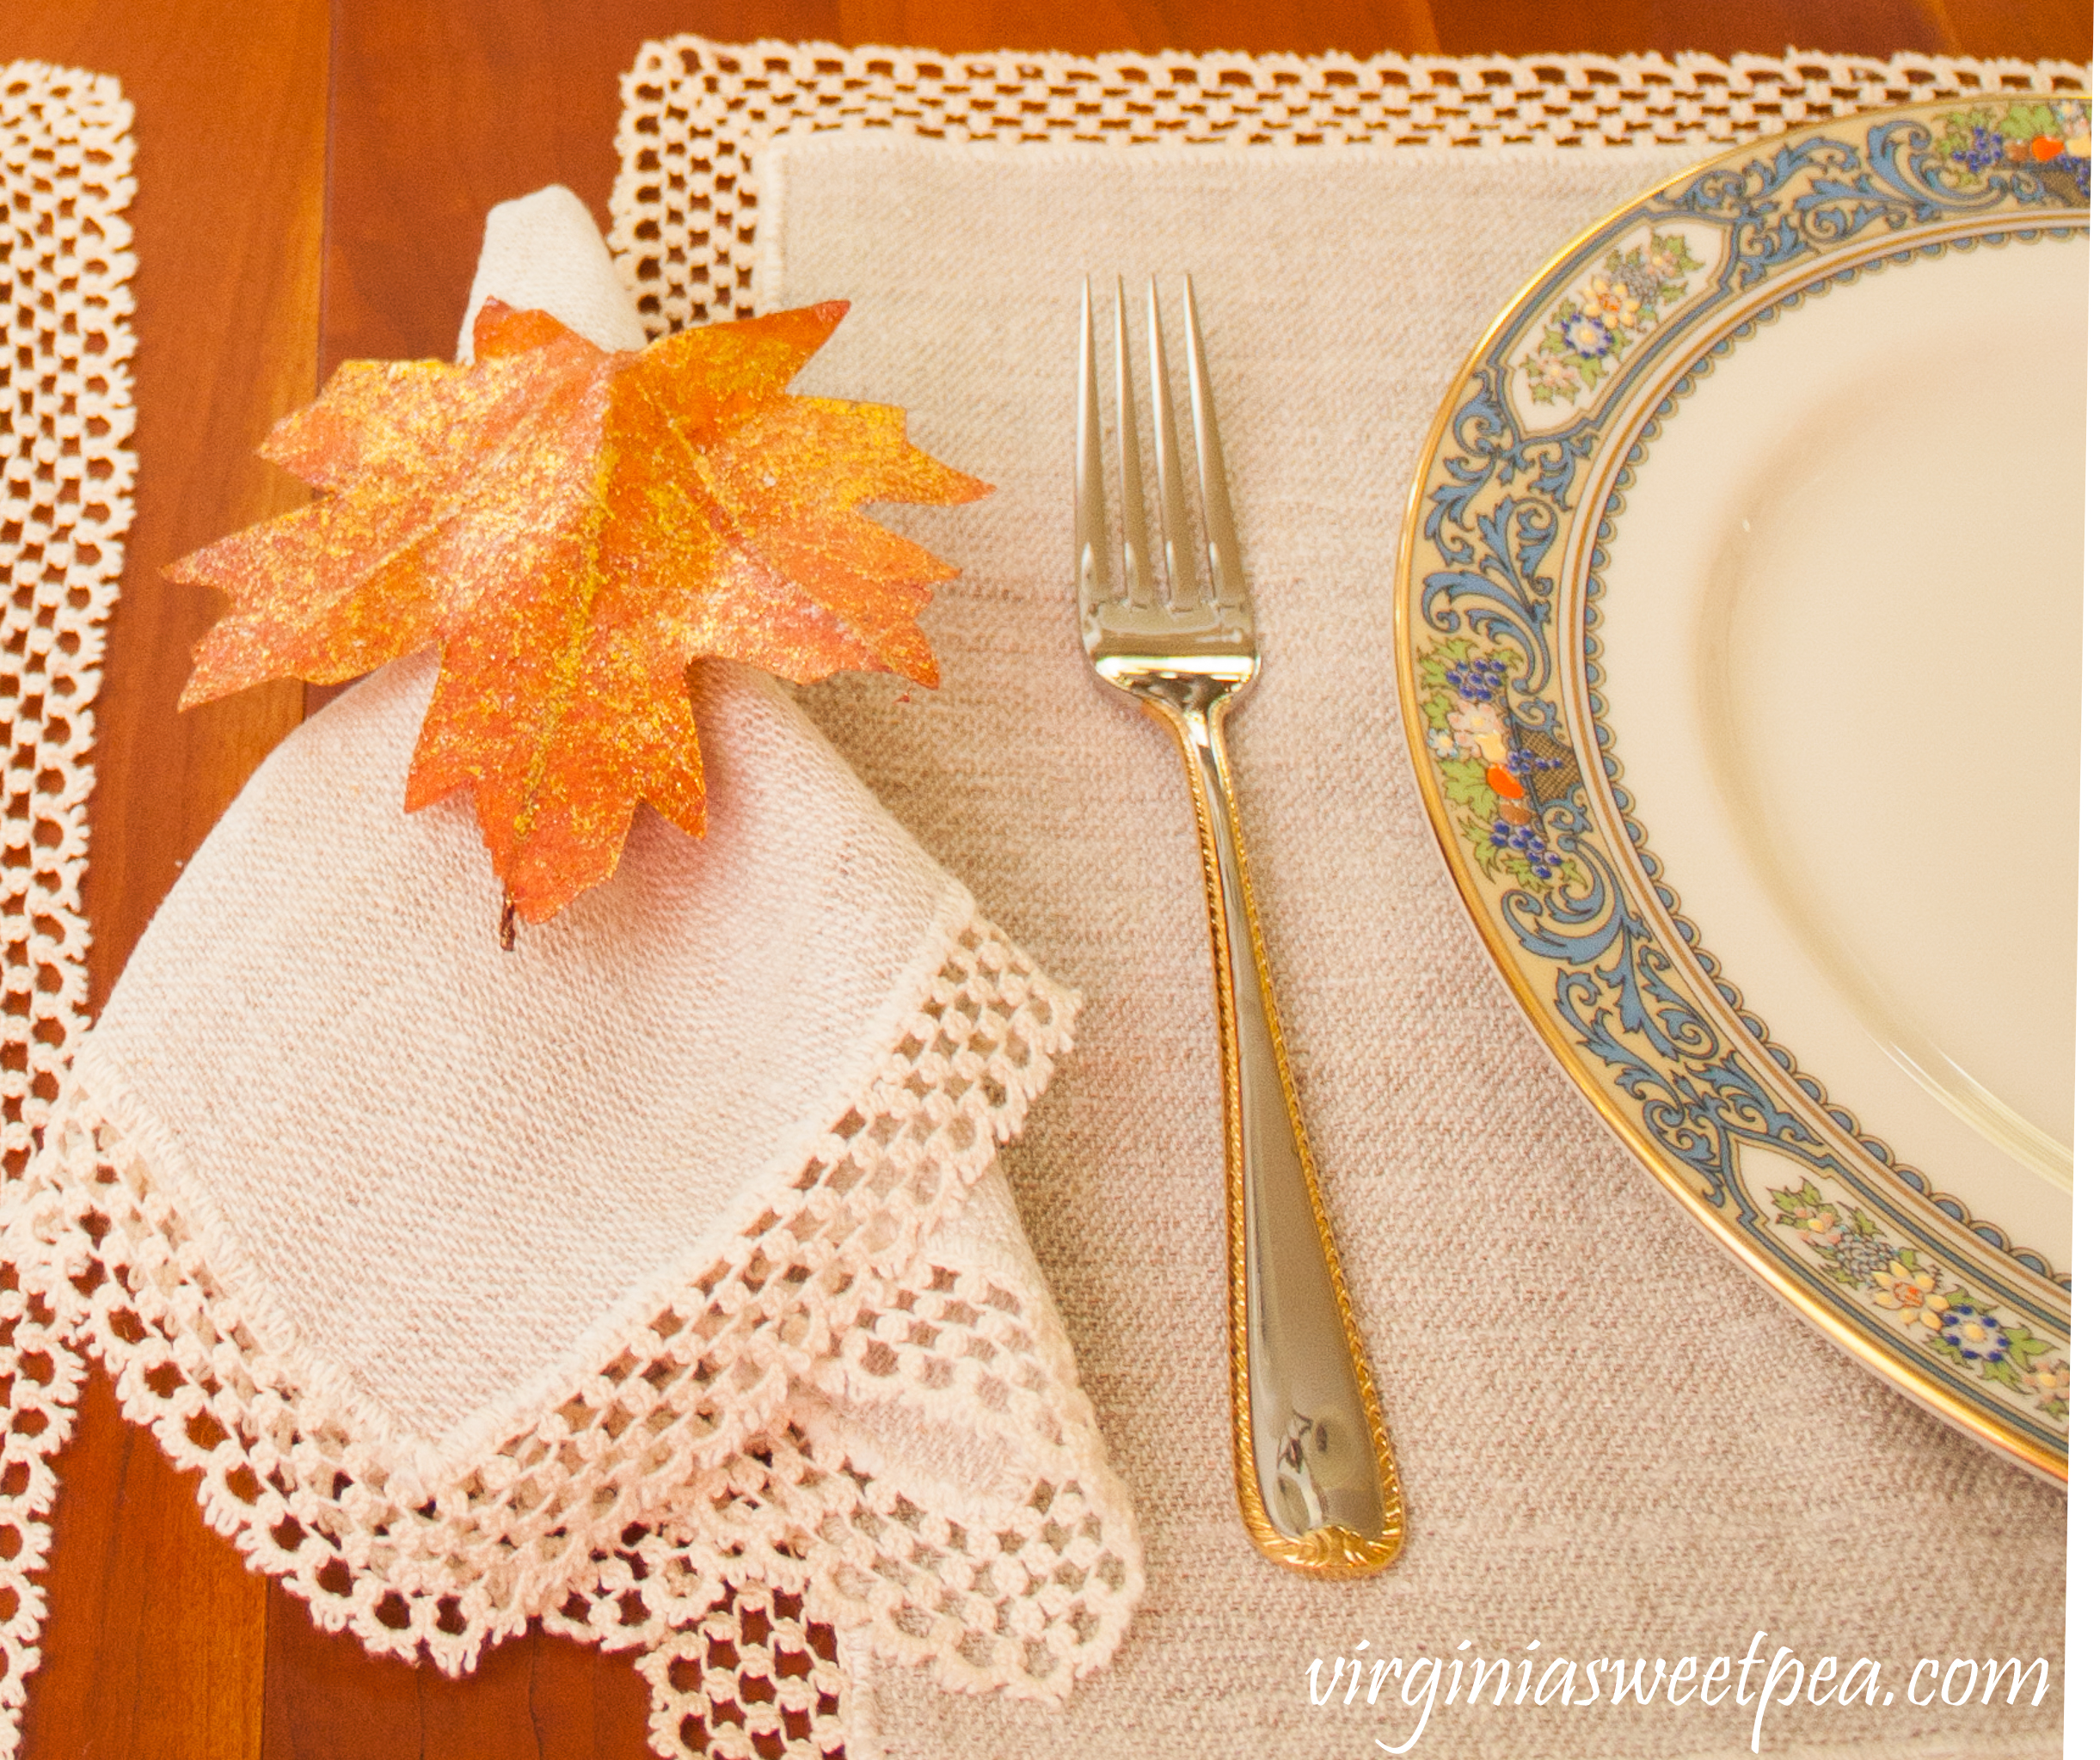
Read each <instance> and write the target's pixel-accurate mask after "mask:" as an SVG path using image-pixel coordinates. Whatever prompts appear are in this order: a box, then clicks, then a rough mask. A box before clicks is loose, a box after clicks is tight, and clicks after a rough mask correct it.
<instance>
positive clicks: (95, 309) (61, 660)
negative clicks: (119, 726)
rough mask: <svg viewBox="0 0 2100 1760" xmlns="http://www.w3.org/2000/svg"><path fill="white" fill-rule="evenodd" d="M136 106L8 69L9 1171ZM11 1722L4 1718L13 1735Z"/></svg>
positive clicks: (0, 653)
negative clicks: (133, 115) (133, 108)
mask: <svg viewBox="0 0 2100 1760" xmlns="http://www.w3.org/2000/svg"><path fill="white" fill-rule="evenodd" d="M131 123H132V107H131V105H130V104H129V103H128V102H126V101H125V98H124V95H123V93H122V91H121V90H120V88H119V87H118V84H117V82H116V81H115V80H114V78H111V77H109V76H107V75H106V74H94V73H83V72H79V71H76V70H72V69H68V68H58V67H50V66H46V65H45V64H42V63H41V62H35V61H17V62H15V63H13V64H10V65H9V66H6V67H3V68H0V205H3V207H4V212H0V307H4V311H5V317H6V322H7V350H6V353H5V355H4V356H3V357H0V573H3V574H4V577H5V580H6V583H7V587H6V591H7V599H6V603H5V605H4V607H3V608H0V630H3V633H0V713H3V714H5V716H6V725H7V757H6V763H7V776H6V782H5V789H6V800H5V813H4V819H3V821H0V823H3V825H4V830H3V831H0V840H3V841H0V984H3V985H4V990H5V999H4V1003H0V1102H3V1104H4V1122H0V1160H3V1161H4V1166H5V1174H4V1177H5V1178H7V1179H9V1180H12V1179H14V1178H15V1177H16V1176H18V1175H19V1174H21V1171H22V1169H23V1168H24V1167H25V1166H26V1165H27V1164H28V1158H29V1151H30V1148H31V1144H32V1143H33V1140H34V1137H35V1135H36V1132H37V1131H38V1129H39V1127H40V1125H42V1124H43V1122H44V1119H45V1117H46V1113H47V1112H48V1110H49V1108H50V1105H51V1102H52V1100H53V1099H55V1098H56V1097H57V1095H58V1078H59V1075H60V1072H61V1071H62V1070H64V1066H65V1063H66V1060H67V1058H69V1057H71V1053H72V1048H73V1044H74V1041H75V1040H76V1039H77V1038H78V1036H79V1034H80V1033H81V1032H82V1030H83V1028H84V1027H86V1025H87V1002H88V971H87V953H88V926H87V923H86V922H85V921H84V920H83V917H82V915H81V905H80V887H81V879H82V875H83V872H84V871H85V869H86V866H87V856H88V794H89V788H91V786H92V784H93V782H94V776H93V772H92V770H91V769H90V767H89V750H90V748H91V746H92V745H93V743H94V738H95V718H94V711H93V704H94V701H95V688H96V686H97V684H99V683H100V680H101V657H102V622H103V620H104V619H105V618H106V617H107V615H108V612H109V609H110V607H111V605H112V604H114V603H115V600H116V595H117V578H118V576H119V575H120V573H121V572H122V570H123V566H124V543H123V540H124V534H125V531H126V529H127V528H128V527H129V526H130V524H131V518H132V475H133V471H134V468H135V467H134V462H133V459H132V453H131V451H130V449H129V446H128V445H127V442H128V440H129V438H130V436H131V432H132V379H131V369H130V366H129V364H128V363H129V362H130V359H131V355H132V332H131V325H130V322H129V321H130V316H131V310H132V296H131V290H130V289H129V287H128V286H127V285H126V282H127V281H128V279H129V278H130V276H131V273H132V268H133V262H132V256H131V253H130V251H129V248H128V247H129V245H130V243H131V228H130V226H129V225H127V224H126V222H125V220H124V219H123V218H122V216H123V211H124V209H125V208H126V206H127V205H129V203H130V201H131V199H132V175H131V171H132V139H131ZM9 1288H10V1290H11V1288H12V1277H11V1274H10V1275H9ZM8 1318H9V1323H10V1327H11V1322H12V1315H9V1316H8ZM27 1410H28V1405H27V1403H26V1402H25V1403H24V1405H23V1412H24V1413H26V1412H27ZM17 1415H18V1417H21V1421H22V1422H24V1423H27V1422H29V1421H31V1420H28V1418H27V1417H26V1416H23V1415H22V1414H17ZM0 1450H3V1452H0V1464H3V1465H4V1469H5V1471H4V1476H5V1478H6V1480H7V1481H8V1482H7V1489H8V1490H9V1492H10V1493H13V1492H15V1491H17V1490H18V1489H23V1488H25V1487H17V1486H16V1485H15V1482H14V1475H15V1474H16V1473H17V1472H18V1471H19V1472H21V1473H22V1474H23V1475H25V1476H26V1479H27V1481H28V1483H27V1486H26V1491H27V1495H28V1500H29V1505H30V1506H32V1507H34V1508H36V1509H38V1510H39V1511H42V1510H47V1509H48V1508H49V1506H50V1498H51V1493H52V1481H51V1475H50V1471H49V1469H48V1468H47V1466H46V1464H45V1462H44V1460H43V1458H42V1456H41V1455H40V1454H39V1453H37V1452H36V1451H35V1450H34V1448H32V1447H30V1446H29V1445H28V1443H27V1441H26V1439H25V1438H24V1437H22V1436H20V1435H17V1434H15V1433H13V1432H10V1433H9V1435H8V1436H7V1438H5V1441H4V1444H0ZM48 1539H49V1535H48V1530H46V1529H45V1528H44V1527H43V1526H42V1524H28V1525H27V1526H26V1527H16V1526H15V1525H14V1524H11V1523H9V1524H0V1652H4V1658H5V1670H6V1672H5V1677H4V1678H0V1709H4V1710H15V1709H18V1708H19V1707H20V1705H21V1694H22V1677H23V1676H24V1674H25V1673H26V1672H27V1671H28V1669H29V1668H30V1667H32V1666H34V1660H35V1655H34V1634H35V1631H36V1628H37V1625H38V1623H39V1622H40V1618H41V1616H42V1604H43V1591H41V1590H40V1589H39V1588H38V1587H37V1586H36V1585H34V1583H33V1582H31V1580H30V1577H31V1573H33V1572H35V1571H37V1570H39V1569H40V1568H41V1567H42V1565H43V1561H44V1554H45V1549H46V1546H47V1544H48ZM12 1729H13V1720H12V1719H11V1718H8V1717H0V1748H4V1747H7V1746H9V1745H10V1744H11V1740H12Z"/></svg>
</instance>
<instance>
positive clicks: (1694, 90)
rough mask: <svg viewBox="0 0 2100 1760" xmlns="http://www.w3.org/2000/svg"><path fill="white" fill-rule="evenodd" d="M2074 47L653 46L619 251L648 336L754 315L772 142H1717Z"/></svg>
mask: <svg viewBox="0 0 2100 1760" xmlns="http://www.w3.org/2000/svg"><path fill="white" fill-rule="evenodd" d="M2086 81H2087V74H2086V71H2085V69H2084V68H2082V67H2080V66H2078V65H2077V64H2074V63H2072V62H2068V61H2042V62H2026V61H1978V60H1973V59H1967V58H1952V57H1948V56H1940V55H1894V56H1891V57H1890V58H1888V60H1885V61H1883V60H1880V59H1877V58H1875V57H1872V56H1868V55H1819V54H1808V53H1803V52H1798V51H1789V52H1787V53H1786V54H1784V55H1737V56H1735V58H1732V59H1730V60H1727V61H1723V60H1721V59H1719V58H1716V57H1715V56H1711V55H1699V54H1690V53H1687V54H1684V55H1679V56H1678V57H1676V58H1674V59H1671V58H1666V57H1664V56H1661V55H1629V56H1619V57H1614V56H1609V55H1585V54H1563V55H1529V56H1523V57H1517V58H1512V57H1507V56H1501V55H1492V56H1488V55H1482V56H1466V57H1455V56H1444V55H1379V56H1373V57H1372V58H1370V59H1368V60H1364V61H1359V60H1356V59H1354V58H1352V57H1349V56H1347V55H1320V56H1297V55H1243V54H1213V55H1176V54H1165V55H1137V54H1132V55H1110V56H1097V57H1088V56H1079V55H1060V54H1057V53H1055V52H1049V53H1021V52H1014V51H1010V50H1008V51H1002V52H999V53H997V54H961V55H949V54H943V53H940V52H935V51H932V50H926V49H900V48H857V49H846V48H841V47H839V46H838V45H836V44H832V43H801V44H793V43H781V42H762V43H737V44H730V43H716V42H710V41H709V40H707V39H706V38H703V37H697V36H679V37H672V38H671V39H669V40H666V41H664V42H659V43H645V44H643V45H642V52H641V53H640V55H639V56H638V57H637V58H636V62H635V64H634V66H633V68H632V69H631V70H629V71H628V72H627V73H626V74H625V75H624V76H623V77H622V79H621V83H620V89H621V95H622V109H621V115H620V128H619V135H618V139H617V145H618V150H619V156H620V172H619V177H618V180H617V182H616V183H615V184H614V187H613V193H612V235H611V246H612V250H613V254H614V257H615V259H616V261H617V262H618V264H619V266H620V269H621V273H623V274H624V275H625V276H626V277H627V279H628V282H629V285H630V286H631V287H632V288H633V289H634V291H635V294H636V304H638V305H639V306H640V308H641V311H642V322H643V324H644V326H645V327H646V328H647V329H648V334H650V335H651V336H653V337H654V336H660V335H662V334H665V333H666V331H669V330H677V329H683V328H685V326H686V325H688V324H693V323H706V322H711V321H713V320H715V319H716V318H727V317H748V316H751V315H752V311H753V310H755V305H754V297H755V291H756V286H757V282H756V279H755V277H756V271H757V267H758V247H757V236H758V229H757V225H756V223H755V211H756V209H757V208H758V199H759V198H758V174H757V171H756V169H754V167H755V163H756V161H757V158H758V150H759V149H760V148H761V147H763V146H764V144H765V143H766V142H767V141H768V140H769V139H771V138H772V137H773V136H775V135H777V134H783V133H789V132H817V131H822V130H830V129H839V128H880V129H889V130H893V131H896V132H900V133H903V134H909V135H913V136H918V137H919V138H925V139H931V140H949V141H1006V142H1015V141H1037V140H1041V141H1050V140H1064V141H1089V142H1095V143H1098V144H1102V145H1106V146H1121V145H1131V146H1142V145H1147V144H1154V145H1156V144H1188V145H1199V146H1200V145H1202V144H1207V143H1214V142H1228V141H1229V142H1237V143H1239V144H1244V145H1262V144H1288V145H1299V146H1311V145H1321V144H1329V145H1344V144H1348V145H1380V144H1383V145H1388V146H1450V147H1465V146H1485V145H1504V146H1509V145H1518V144H1532V145H1538V146H1563V147H1572V146H1599V147H1612V146H1651V145H1655V144H1659V143H1661V142H1665V141H1702V140H1704V141H1711V142H1713V143H1715V144H1716V145H1718V144H1722V143H1725V142H1728V141H1733V140H1747V139H1748V138H1752V137H1753V136H1755V135H1759V134H1771V133H1776V132H1778V131H1779V130H1781V129H1784V128H1790V127H1792V126H1794V125H1795V124H1796V123H1798V122H1808V121H1812V120H1814V119H1815V118H1817V117H1821V116H1844V115H1850V114H1851V113H1852V112H1854V111H1856V110H1865V109H1872V108H1874V107H1876V106H1878V105H1884V104H1901V103H1912V102H1915V101H1919V100H1921V99H1925V98H1952V97H1959V96H1961V95H1962V94H1963V93H1965V92H2001V91H2003V92H2066V91H2084V90H2085V87H2086Z"/></svg>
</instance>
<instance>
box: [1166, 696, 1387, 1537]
mask: <svg viewBox="0 0 2100 1760" xmlns="http://www.w3.org/2000/svg"><path fill="white" fill-rule="evenodd" d="M1228 701H1229V693H1227V692H1225V691H1222V690H1221V691H1219V693H1218V694H1216V695H1215V696H1212V695H1210V694H1209V693H1207V692H1202V693H1191V694H1190V695H1189V696H1184V697H1183V698H1182V701H1181V702H1178V703H1176V704H1174V705H1172V706H1171V707H1170V706H1169V705H1167V704H1164V703H1158V702H1154V703H1153V704H1152V707H1154V708H1156V709H1157V710H1158V711H1159V712H1160V714H1162V716H1163V718H1164V719H1165V720H1166V721H1167V722H1168V724H1169V725H1170V727H1172V728H1173V730H1174V733H1175V735H1176V739H1177V740H1178V741H1179V743H1180V745H1181V749H1182V758H1183V759H1184V761H1185V762H1186V763H1187V764H1188V781H1189V788H1190V790H1191V792H1192V793H1193V794H1194V797H1195V807H1196V827H1197V831H1198V835H1199V837H1200V842H1201V844H1202V849H1203V869H1204V878H1205V890H1206V892H1207V894H1208V897H1209V901H1210V920H1211V954H1212V959H1213V966H1214V967H1215V970H1216V973H1217V981H1218V1020H1219V1049H1220V1052H1221V1056H1222V1060H1223V1064H1224V1075H1225V1234H1226V1243H1227V1250H1228V1253H1229V1254H1230V1259H1231V1324H1232V1339H1231V1344H1232V1460H1233V1476H1234V1479H1235V1481H1236V1482H1237V1489H1238V1493H1239V1507H1240V1514H1241V1516H1242V1518H1243V1519H1244V1520H1245V1522H1246V1524H1247V1531H1248V1533H1249V1535H1250V1536H1251V1537H1252V1538H1253V1541H1254V1543H1255V1546H1256V1549H1258V1550H1259V1551H1260V1552H1261V1553H1262V1555H1263V1556H1264V1557H1266V1558H1268V1559H1270V1560H1272V1561H1274V1562H1275V1563H1277V1564H1280V1565H1286V1566H1288V1567H1292V1568H1293V1569H1296V1570H1299V1571H1303V1572H1305V1573H1308V1574H1310V1575H1313V1576H1320V1577H1354V1576H1366V1575H1368V1574H1369V1573H1372V1572H1373V1571H1376V1570H1379V1569H1382V1568H1383V1567H1385V1566H1386V1565H1388V1564H1390V1563H1391V1561H1392V1560H1393V1559H1394V1558H1395V1557H1397V1555H1398V1554H1399V1551H1400V1548H1401V1546H1402V1545H1403V1543H1404V1542H1405V1540H1406V1537H1407V1518H1406V1512H1405V1507H1404V1506H1403V1502H1402V1500H1401V1495H1400V1476H1399V1474H1398V1472H1397V1470H1396V1469H1395V1468H1394V1465H1393V1458H1392V1449H1391V1444H1390V1443H1389V1442H1388V1441H1387V1439H1386V1435H1385V1426H1384V1424H1383V1423H1382V1422H1381V1421H1380V1420H1379V1405H1378V1394H1377V1390H1376V1389H1375V1388H1374V1387H1373V1386H1372V1380H1371V1370H1370V1366H1369V1364H1368V1363H1367V1362H1366V1360H1365V1357H1364V1351H1363V1344H1362V1341H1361V1340H1360V1339H1359V1338H1358V1337H1357V1334H1356V1325H1355V1322H1354V1319H1353V1318H1352V1317H1351V1315H1350V1313H1349V1298H1348V1291H1347V1290H1346V1289H1345V1288H1344V1287H1343V1285H1342V1266H1341V1262H1340V1260H1338V1259H1337V1258H1336V1253H1335V1242H1334V1237H1333V1236H1332V1235H1331V1234H1330V1233H1329V1230H1328V1226H1327V1217H1326V1213H1325V1211H1323V1208H1322V1206H1321V1204H1320V1193H1319V1187H1318V1184H1317V1181H1316V1180H1315V1179H1314V1177H1313V1172H1312V1157H1311V1155H1310V1153H1309V1152H1308V1151H1307V1149H1306V1146H1305V1127H1304V1125H1303V1123H1302V1122H1301V1120H1300V1119H1299V1111H1298V1099H1297V1095H1296V1094H1295V1092H1294V1091H1293V1088H1292V1085H1291V1072H1290V1068H1289V1065H1288V1064H1286V1062H1285V1060H1284V1054H1283V1039H1282V1036H1281V1034H1280V1032H1279V1031H1278V1027H1277V1020H1276V1006H1275V999H1274V996H1273V995H1272V994H1271V991H1270V988H1269V978H1268V959H1267V956H1266V955H1265V954H1264V953H1263V951H1262V931H1261V926H1260V924H1259V923H1258V922H1257V921H1256V917H1255V911H1254V900H1253V898H1251V896H1250V894H1249V892H1248V888H1247V880H1246V872H1245V863H1244V851H1243V845H1242V843H1241V841H1240V833H1239V816H1238V813H1237V810H1236V808H1235V806H1234V803H1233V796H1232V773H1231V766H1230V765H1229V764H1228V763H1227V762H1226V759H1225V739H1224V733H1225V708H1226V705H1227V702H1228Z"/></svg>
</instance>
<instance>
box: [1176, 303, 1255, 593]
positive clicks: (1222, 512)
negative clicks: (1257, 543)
mask: <svg viewBox="0 0 2100 1760" xmlns="http://www.w3.org/2000/svg"><path fill="white" fill-rule="evenodd" d="M1182 331H1183V333H1184V334H1185V335H1186V337H1187V340H1188V420H1189V426H1191V427H1193V428H1194V430H1195V436H1196V481H1197V483H1198V484H1199V486H1200V489H1201V492H1202V495H1203V535H1204V537H1205V538H1206V539H1207V540H1208V542H1209V547H1210V563H1211V588H1212V591H1213V592H1215V593H1216V594H1217V596H1218V601H1219V604H1232V605H1243V604H1246V602H1247V584H1246V581H1245V580H1244V579H1243V577H1242V575H1241V573H1240V572H1239V534H1238V532H1237V530H1235V529H1234V527H1233V524H1232V500H1231V496H1230V495H1228V494H1226V493H1225V448H1224V445H1223V444H1222V443H1221V442H1220V441H1219V438H1218V407H1217V405H1216V404H1214V403H1213V402H1212V401H1211V372H1210V366H1209V365H1208V363H1207V361H1206V360H1205V359H1204V358H1203V327H1202V325H1200V323H1198V322H1196V289H1195V283H1194V281H1192V280H1191V279H1189V278H1188V276H1186V275H1184V276H1182Z"/></svg>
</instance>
